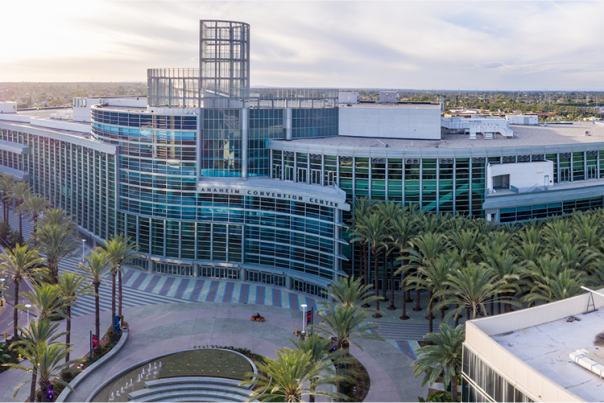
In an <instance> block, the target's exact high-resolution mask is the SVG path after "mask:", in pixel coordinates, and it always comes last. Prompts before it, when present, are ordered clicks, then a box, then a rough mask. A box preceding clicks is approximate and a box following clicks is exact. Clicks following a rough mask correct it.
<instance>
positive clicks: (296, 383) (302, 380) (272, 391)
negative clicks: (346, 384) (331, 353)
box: [239, 348, 345, 402]
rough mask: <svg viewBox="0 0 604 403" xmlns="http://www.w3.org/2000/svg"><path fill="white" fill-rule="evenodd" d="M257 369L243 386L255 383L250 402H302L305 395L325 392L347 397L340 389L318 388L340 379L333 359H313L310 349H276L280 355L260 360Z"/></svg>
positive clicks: (336, 397)
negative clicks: (338, 390)
mask: <svg viewBox="0 0 604 403" xmlns="http://www.w3.org/2000/svg"><path fill="white" fill-rule="evenodd" d="M257 367H258V373H257V374H256V373H254V374H249V375H250V378H253V377H255V378H256V379H249V380H245V381H243V382H241V383H240V384H239V385H240V386H253V387H254V391H253V392H252V394H251V395H250V398H249V399H248V402H251V401H255V400H258V401H261V402H302V401H303V400H302V399H303V398H304V396H311V395H312V396H326V397H329V398H332V399H338V398H343V397H345V396H344V395H342V394H340V393H334V392H326V391H319V390H316V388H317V387H318V386H321V385H335V384H337V382H339V381H340V380H341V379H343V378H342V377H341V376H338V375H336V373H335V371H334V369H333V363H332V362H331V361H329V360H322V361H319V362H314V363H313V357H312V354H311V353H310V352H304V351H302V350H292V349H289V348H283V349H280V350H277V359H276V360H271V359H266V364H257Z"/></svg>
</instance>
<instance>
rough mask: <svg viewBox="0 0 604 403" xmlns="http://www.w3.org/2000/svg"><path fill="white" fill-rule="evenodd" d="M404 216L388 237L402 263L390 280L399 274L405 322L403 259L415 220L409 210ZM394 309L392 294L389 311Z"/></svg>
mask: <svg viewBox="0 0 604 403" xmlns="http://www.w3.org/2000/svg"><path fill="white" fill-rule="evenodd" d="M403 212H404V213H405V214H404V215H402V216H400V217H399V218H398V219H397V220H395V221H394V222H393V223H392V229H391V234H390V237H391V238H392V241H393V242H394V244H395V245H396V247H397V248H398V250H399V253H400V255H401V256H400V257H399V259H400V260H401V261H402V264H401V267H400V268H398V269H397V270H396V271H395V272H394V275H393V276H392V278H393V279H394V276H396V275H398V274H400V275H401V292H402V295H403V299H402V303H403V313H402V315H401V317H400V319H402V320H407V319H409V317H408V316H407V302H408V301H407V299H406V296H405V272H406V270H407V268H408V266H407V264H406V262H405V257H406V256H408V255H409V241H411V239H412V238H413V237H414V236H415V234H416V230H417V220H415V219H414V216H413V215H412V213H411V210H410V209H407V208H405V209H404V210H403ZM391 287H392V290H394V285H391ZM391 307H394V294H392V298H391V301H390V307H388V309H390V308H391Z"/></svg>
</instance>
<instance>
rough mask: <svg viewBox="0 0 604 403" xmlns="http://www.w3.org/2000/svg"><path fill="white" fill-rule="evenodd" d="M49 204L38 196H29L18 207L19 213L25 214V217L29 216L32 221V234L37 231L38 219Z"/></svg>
mask: <svg viewBox="0 0 604 403" xmlns="http://www.w3.org/2000/svg"><path fill="white" fill-rule="evenodd" d="M49 205H50V204H49V203H48V202H47V201H46V199H44V198H43V197H42V196H40V195H31V196H29V197H27V198H26V199H25V201H24V202H23V204H21V206H19V211H21V212H23V213H25V215H26V216H27V217H29V216H31V218H32V220H33V221H34V234H35V233H36V231H37V223H38V217H39V216H40V213H42V212H43V211H45V210H46V209H47V208H48V206H49Z"/></svg>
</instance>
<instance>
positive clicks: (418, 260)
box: [409, 232, 449, 311]
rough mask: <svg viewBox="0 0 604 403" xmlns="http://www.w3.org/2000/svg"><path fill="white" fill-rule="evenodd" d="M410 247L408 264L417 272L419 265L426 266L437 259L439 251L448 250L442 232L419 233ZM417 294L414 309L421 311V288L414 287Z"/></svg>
mask: <svg viewBox="0 0 604 403" xmlns="http://www.w3.org/2000/svg"><path fill="white" fill-rule="evenodd" d="M410 245H411V246H412V248H410V249H409V265H410V268H414V269H415V271H416V272H417V271H418V270H419V268H420V267H426V266H428V264H429V263H430V262H433V261H434V260H436V259H438V256H439V255H440V254H441V253H444V252H445V251H446V250H448V247H449V242H448V241H447V237H446V236H445V235H443V234H438V233H434V232H427V233H424V234H421V235H419V236H417V237H415V238H413V239H412V240H411V241H410ZM416 291H417V296H416V301H415V308H413V310H414V311H421V310H422V308H421V306H420V299H419V298H420V292H421V288H419V287H418V288H416Z"/></svg>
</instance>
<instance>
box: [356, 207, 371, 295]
mask: <svg viewBox="0 0 604 403" xmlns="http://www.w3.org/2000/svg"><path fill="white" fill-rule="evenodd" d="M372 210H373V203H372V201H371V200H370V199H368V198H366V197H359V198H357V199H356V200H355V202H354V209H353V216H352V222H351V233H352V236H353V238H352V239H351V240H350V243H355V242H358V243H359V248H360V253H359V263H360V264H359V269H360V273H359V277H361V278H362V279H363V281H364V284H365V285H367V284H369V278H368V272H369V267H368V264H367V237H366V236H365V232H364V229H363V225H362V223H363V220H364V219H365V218H366V217H368V216H369V215H370V214H371V212H372Z"/></svg>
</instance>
